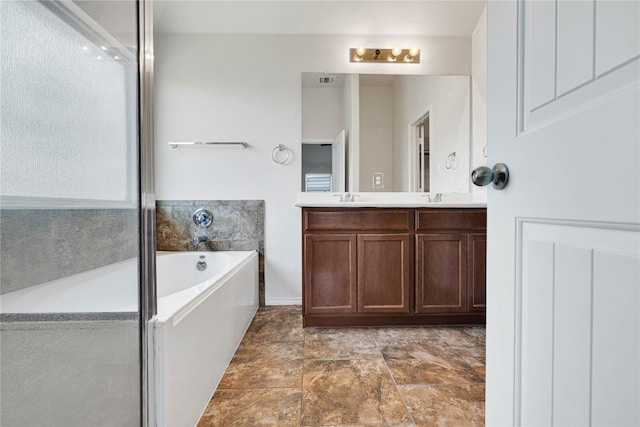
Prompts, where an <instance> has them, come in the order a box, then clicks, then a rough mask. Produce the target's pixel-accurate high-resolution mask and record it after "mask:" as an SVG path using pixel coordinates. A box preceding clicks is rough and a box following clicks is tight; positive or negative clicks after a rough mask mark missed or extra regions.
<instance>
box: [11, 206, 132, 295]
mask: <svg viewBox="0 0 640 427" xmlns="http://www.w3.org/2000/svg"><path fill="white" fill-rule="evenodd" d="M138 234H139V233H138V211H137V209H2V210H1V211H0V250H1V251H2V257H0V283H1V284H2V286H1V288H0V293H3V294H4V293H7V292H11V291H16V290H19V289H23V288H27V287H29V286H33V285H37V284H40V283H45V282H49V281H51V280H55V279H60V278H62V277H67V276H70V275H73V274H77V273H81V272H83V271H88V270H92V269H94V268H98V267H103V266H105V265H109V264H113V263H116V262H119V261H124V260H126V259H129V258H134V257H136V256H138Z"/></svg>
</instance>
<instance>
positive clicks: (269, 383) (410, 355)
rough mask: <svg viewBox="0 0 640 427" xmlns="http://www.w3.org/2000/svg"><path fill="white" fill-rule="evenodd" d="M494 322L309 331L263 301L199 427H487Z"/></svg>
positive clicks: (295, 314)
mask: <svg viewBox="0 0 640 427" xmlns="http://www.w3.org/2000/svg"><path fill="white" fill-rule="evenodd" d="M484 356H485V329H484V327H480V326H471V327H441V326H440V327H420V328H346V329H321V328H307V329H303V328H302V314H301V307H300V306H282V307H272V306H270V307H263V308H261V309H260V310H259V311H258V313H257V314H256V317H255V319H254V320H253V323H252V324H251V326H250V327H249V330H248V331H247V334H246V335H245V337H244V339H243V340H242V343H241V344H240V347H239V348H238V351H237V352H236V354H235V356H234V358H233V360H232V361H231V364H230V365H229V367H228V368H227V371H226V372H225V374H224V376H223V378H222V380H221V382H220V384H219V386H218V389H217V390H216V392H215V394H214V396H213V398H212V399H211V401H210V402H209V405H208V406H207V409H206V410H205V412H204V414H203V416H202V418H201V419H200V422H199V424H198V427H211V426H216V427H230V426H277V427H286V426H453V427H463V426H483V425H484V366H485V363H484Z"/></svg>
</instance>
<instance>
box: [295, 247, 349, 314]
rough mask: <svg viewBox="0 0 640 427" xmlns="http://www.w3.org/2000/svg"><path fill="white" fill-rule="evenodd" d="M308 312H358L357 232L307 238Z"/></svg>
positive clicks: (305, 274) (305, 298) (305, 269)
mask: <svg viewBox="0 0 640 427" xmlns="http://www.w3.org/2000/svg"><path fill="white" fill-rule="evenodd" d="M304 252H305V253H304V254H303V259H304V260H305V264H304V265H303V269H304V272H303V274H304V293H305V297H304V301H305V307H304V311H305V314H313V313H355V312H356V310H357V305H356V235H355V234H333V235H313V234H310V235H306V236H305V237H304Z"/></svg>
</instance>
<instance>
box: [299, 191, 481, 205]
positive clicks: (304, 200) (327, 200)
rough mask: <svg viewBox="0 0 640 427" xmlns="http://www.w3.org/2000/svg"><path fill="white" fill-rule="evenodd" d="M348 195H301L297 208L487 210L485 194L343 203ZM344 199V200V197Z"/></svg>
mask: <svg viewBox="0 0 640 427" xmlns="http://www.w3.org/2000/svg"><path fill="white" fill-rule="evenodd" d="M345 194H347V193H298V196H297V199H296V206H297V207H300V208H302V207H307V208H486V207H487V198H486V195H483V194H480V195H478V194H470V193H443V194H442V200H441V201H439V202H431V201H429V198H428V197H427V193H382V192H380V193H349V194H351V195H353V198H354V201H340V199H341V198H343V199H344V195H345ZM341 196H342V197H341Z"/></svg>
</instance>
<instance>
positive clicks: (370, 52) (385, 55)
mask: <svg viewBox="0 0 640 427" xmlns="http://www.w3.org/2000/svg"><path fill="white" fill-rule="evenodd" d="M398 58H400V59H401V61H398ZM349 61H350V62H398V63H402V62H404V63H409V64H419V63H420V48H419V47H417V46H414V47H412V48H410V49H403V48H401V47H400V46H395V47H393V48H392V49H381V48H365V47H364V46H358V47H353V48H351V49H349Z"/></svg>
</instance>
